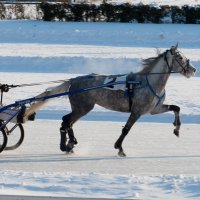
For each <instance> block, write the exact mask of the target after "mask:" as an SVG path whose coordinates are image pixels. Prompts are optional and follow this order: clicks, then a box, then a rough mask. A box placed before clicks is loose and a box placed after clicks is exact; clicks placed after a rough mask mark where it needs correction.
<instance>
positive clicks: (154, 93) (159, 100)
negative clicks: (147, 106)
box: [145, 75, 165, 110]
mask: <svg viewBox="0 0 200 200" xmlns="http://www.w3.org/2000/svg"><path fill="white" fill-rule="evenodd" d="M145 77H146V81H147V85H148V86H149V89H150V91H151V92H152V94H153V95H154V96H155V97H156V98H157V99H158V102H157V103H156V105H155V106H154V108H153V110H154V109H155V108H156V107H157V106H158V105H159V103H160V102H161V100H162V99H163V98H164V97H165V92H164V94H163V95H162V96H159V95H157V94H156V92H155V91H154V89H153V87H152V86H151V84H150V83H149V79H148V75H146V76H145Z"/></svg>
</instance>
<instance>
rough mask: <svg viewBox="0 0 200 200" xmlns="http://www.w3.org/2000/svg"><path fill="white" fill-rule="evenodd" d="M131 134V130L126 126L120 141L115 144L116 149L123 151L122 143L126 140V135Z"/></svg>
mask: <svg viewBox="0 0 200 200" xmlns="http://www.w3.org/2000/svg"><path fill="white" fill-rule="evenodd" d="M128 132H129V128H127V127H126V126H125V127H124V128H123V129H122V134H121V135H120V137H119V139H118V140H117V141H116V142H115V145H114V147H115V149H121V148H122V142H123V140H124V138H125V137H126V135H127V134H128Z"/></svg>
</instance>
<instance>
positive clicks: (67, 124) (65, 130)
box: [60, 103, 94, 153]
mask: <svg viewBox="0 0 200 200" xmlns="http://www.w3.org/2000/svg"><path fill="white" fill-rule="evenodd" d="M71 106H72V112H71V113H70V114H68V115H65V116H64V117H63V122H62V124H61V128H60V134H61V139H60V150H61V151H66V152H67V153H70V152H73V148H74V146H75V145H76V144H78V142H77V140H76V138H75V136H74V131H73V128H72V126H73V124H74V123H75V122H76V121H77V120H78V119H80V118H81V117H82V116H84V115H86V114H87V113H88V112H90V111H91V110H92V109H93V108H94V104H93V103H90V104H85V105H84V106H82V104H76V105H74V104H71ZM67 134H68V136H69V141H68V143H67ZM66 143H67V144H66Z"/></svg>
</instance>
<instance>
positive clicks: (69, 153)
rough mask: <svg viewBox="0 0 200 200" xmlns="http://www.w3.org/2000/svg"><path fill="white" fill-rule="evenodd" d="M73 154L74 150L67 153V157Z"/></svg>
mask: <svg viewBox="0 0 200 200" xmlns="http://www.w3.org/2000/svg"><path fill="white" fill-rule="evenodd" d="M73 153H74V151H73V149H71V150H70V151H66V154H67V155H71V154H73Z"/></svg>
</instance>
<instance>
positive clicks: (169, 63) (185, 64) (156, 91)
mask: <svg viewBox="0 0 200 200" xmlns="http://www.w3.org/2000/svg"><path fill="white" fill-rule="evenodd" d="M177 46H178V45H176V46H175V47H171V49H169V50H166V51H165V52H164V53H160V54H159V55H158V56H157V57H153V58H148V59H144V60H143V62H142V65H143V69H142V70H141V71H139V72H137V73H130V74H128V75H111V76H106V75H96V74H91V75H89V76H82V77H81V78H80V77H77V78H72V79H70V80H69V81H66V82H65V83H63V84H61V85H60V86H57V87H55V88H54V89H52V90H50V91H48V92H45V93H43V94H41V95H40V96H45V95H49V94H52V93H58V92H63V91H68V90H69V91H74V90H79V89H82V88H87V87H95V86H98V85H102V84H106V83H114V82H117V81H118V80H123V79H124V80H125V84H122V85H120V84H119V85H111V86H108V87H102V88H99V89H96V90H90V91H87V92H83V93H76V94H72V95H69V101H70V104H71V109H72V111H71V113H69V114H67V115H65V116H64V117H63V121H62V124H61V128H60V134H61V140H60V149H61V151H66V152H68V153H69V152H72V151H73V148H74V145H76V144H77V140H76V138H75V136H74V132H73V128H72V127H73V124H74V123H75V122H76V121H77V120H79V119H80V118H81V117H82V116H84V115H86V114H87V113H88V112H90V111H91V110H92V109H93V108H94V105H95V104H97V105H100V106H102V107H104V108H107V109H110V110H113V111H119V112H127V113H130V116H129V118H128V121H127V123H126V124H125V126H124V127H123V129H122V133H121V135H120V137H119V138H118V139H117V141H116V143H115V144H114V147H115V148H116V149H118V150H119V153H118V155H119V156H126V155H125V153H124V150H123V148H122V142H123V140H124V138H125V137H126V135H127V134H128V133H129V131H130V129H131V127H132V126H133V124H134V123H135V122H136V121H137V120H138V119H139V117H140V116H141V115H144V114H147V113H150V114H152V115H154V114H159V113H164V112H168V111H173V112H174V114H175V120H174V123H173V124H174V126H175V129H174V134H175V135H176V136H179V129H180V125H181V122H180V118H179V112H180V108H179V107H178V106H177V105H166V104H163V102H164V99H165V85H166V83H167V80H168V78H169V76H170V74H171V73H180V74H182V75H184V76H185V77H187V78H189V77H191V76H193V75H194V73H195V71H196V69H195V68H194V67H193V66H192V65H191V63H190V61H189V60H188V59H187V58H186V57H185V56H184V55H183V54H182V53H181V52H180V51H178V49H177ZM67 134H68V137H69V140H68V142H67Z"/></svg>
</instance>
